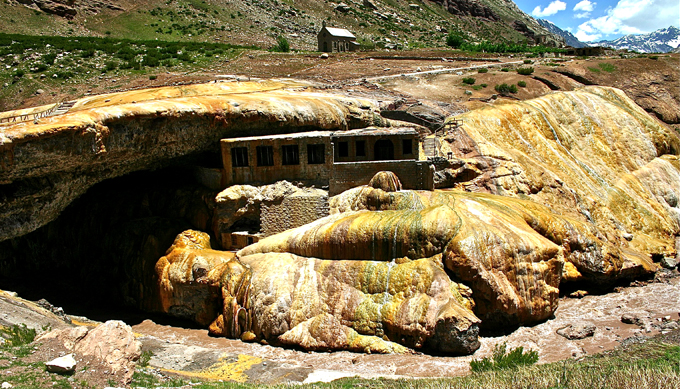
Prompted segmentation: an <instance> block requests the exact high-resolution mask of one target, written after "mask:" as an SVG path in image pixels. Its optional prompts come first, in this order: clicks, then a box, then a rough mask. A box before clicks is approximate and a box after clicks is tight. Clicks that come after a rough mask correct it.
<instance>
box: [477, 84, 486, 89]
mask: <svg viewBox="0 0 680 389" xmlns="http://www.w3.org/2000/svg"><path fill="white" fill-rule="evenodd" d="M479 86H481V87H482V88H486V87H487V85H486V84H480V85H479Z"/></svg>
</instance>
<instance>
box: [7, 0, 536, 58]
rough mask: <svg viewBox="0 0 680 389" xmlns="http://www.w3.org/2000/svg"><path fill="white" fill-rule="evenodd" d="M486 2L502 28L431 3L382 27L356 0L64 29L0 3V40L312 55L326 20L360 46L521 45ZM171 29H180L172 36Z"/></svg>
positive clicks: (211, 7) (276, 2) (148, 11)
mask: <svg viewBox="0 0 680 389" xmlns="http://www.w3.org/2000/svg"><path fill="white" fill-rule="evenodd" d="M485 1H486V2H488V3H489V5H490V6H491V8H492V9H494V10H495V11H496V12H497V13H498V14H499V15H501V16H502V18H503V21H502V22H490V21H488V20H482V19H477V18H470V17H460V16H456V15H452V14H449V13H448V12H447V11H446V10H444V9H443V8H442V7H441V6H439V5H438V4H436V3H432V2H429V1H422V2H418V4H420V6H421V10H412V9H410V8H409V4H410V3H412V2H411V1H407V0H375V3H376V4H378V6H379V10H378V11H379V12H380V13H382V14H383V15H387V16H388V19H387V20H385V19H383V18H381V17H380V16H379V15H376V14H375V13H374V12H373V10H372V9H369V8H366V7H364V6H363V4H362V2H361V1H360V0H357V1H346V3H347V4H349V6H350V8H351V9H350V10H349V12H346V13H343V12H340V11H337V10H335V6H336V5H337V3H339V0H325V1H319V0H296V1H293V0H234V1H229V2H226V1H224V0H141V1H136V2H125V1H122V2H117V3H120V4H121V5H122V6H123V7H124V8H125V11H114V10H109V9H104V10H101V12H99V13H98V14H88V13H87V12H86V11H81V12H79V14H78V15H77V16H76V17H75V18H74V19H73V20H70V21H69V20H67V19H64V18H61V17H58V16H54V15H46V14H44V13H42V12H40V11H34V10H31V9H28V8H26V7H24V6H21V5H14V6H12V5H10V4H9V2H8V0H0V15H2V21H3V23H0V32H10V33H19V34H31V35H38V34H40V35H62V36H107V35H108V36H111V37H117V38H128V39H156V38H158V39H161V40H195V41H205V42H214V41H222V42H228V43H234V44H247V45H258V46H261V47H269V46H271V45H273V44H274V41H275V39H276V36H278V35H281V34H283V35H288V36H291V34H297V37H292V38H291V46H292V47H293V48H294V49H302V50H314V49H315V38H316V31H318V28H319V27H320V25H321V22H322V21H323V20H327V21H328V22H329V24H331V25H336V26H343V27H347V28H349V29H351V30H352V31H354V32H355V34H356V35H357V37H358V38H359V39H364V40H368V41H372V42H375V43H379V42H383V43H386V42H387V39H389V41H390V42H399V43H400V44H402V45H405V46H410V47H423V46H426V47H433V46H442V45H444V42H445V39H444V38H445V35H446V33H445V32H437V30H436V27H437V26H440V27H442V28H445V29H446V30H458V31H462V32H464V33H465V34H466V35H468V36H469V37H470V38H471V39H473V40H482V39H486V40H492V41H498V40H499V39H505V40H509V41H513V42H520V41H522V40H523V39H524V38H523V37H522V36H521V35H520V34H519V33H517V32H516V31H514V30H513V29H512V28H511V27H510V26H509V24H510V23H511V22H512V21H513V20H514V19H524V18H526V15H522V14H518V13H517V12H516V10H514V9H512V8H508V7H506V6H504V3H503V1H505V0H485ZM14 4H16V3H14ZM152 10H156V11H157V12H154V11H152ZM394 15H397V16H396V17H395V16H394ZM173 24H175V25H176V26H181V27H182V28H181V29H178V28H176V27H175V28H173ZM411 24H412V25H411ZM201 26H202V27H201ZM107 33H108V34H107ZM189 34H191V36H189Z"/></svg>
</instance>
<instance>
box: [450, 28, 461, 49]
mask: <svg viewBox="0 0 680 389" xmlns="http://www.w3.org/2000/svg"><path fill="white" fill-rule="evenodd" d="M463 43H465V38H463V37H462V36H460V35H458V34H456V33H455V32H453V31H451V32H450V33H449V35H447V36H446V45H447V46H450V47H453V48H454V49H458V48H460V47H461V46H462V45H463Z"/></svg>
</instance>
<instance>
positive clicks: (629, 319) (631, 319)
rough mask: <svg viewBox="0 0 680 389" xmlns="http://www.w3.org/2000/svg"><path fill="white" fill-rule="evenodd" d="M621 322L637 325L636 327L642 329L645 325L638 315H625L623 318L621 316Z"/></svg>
mask: <svg viewBox="0 0 680 389" xmlns="http://www.w3.org/2000/svg"><path fill="white" fill-rule="evenodd" d="M621 322H622V323H625V324H635V325H636V326H640V327H642V326H643V325H644V323H643V322H642V319H640V318H639V317H638V316H637V315H633V314H630V313H624V314H623V316H621Z"/></svg>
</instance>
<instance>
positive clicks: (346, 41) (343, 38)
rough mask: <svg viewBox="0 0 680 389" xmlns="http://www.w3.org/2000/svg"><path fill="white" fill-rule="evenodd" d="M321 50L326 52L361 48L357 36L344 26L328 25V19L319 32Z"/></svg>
mask: <svg viewBox="0 0 680 389" xmlns="http://www.w3.org/2000/svg"><path fill="white" fill-rule="evenodd" d="M317 39H318V41H319V51H322V52H325V53H340V52H344V51H355V50H357V49H358V48H359V43H357V38H356V37H355V36H354V34H352V33H351V32H349V30H346V29H344V28H335V27H326V21H324V22H323V27H321V30H320V31H319V33H318V34H317Z"/></svg>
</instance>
